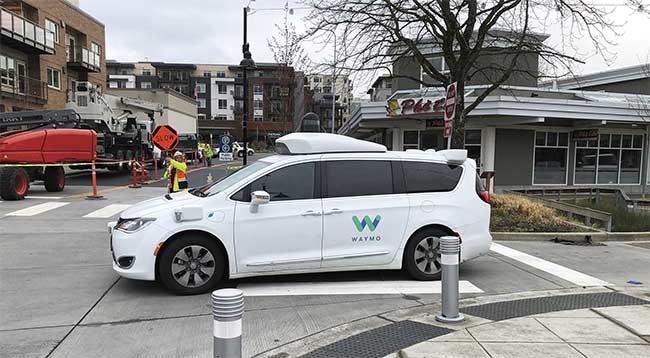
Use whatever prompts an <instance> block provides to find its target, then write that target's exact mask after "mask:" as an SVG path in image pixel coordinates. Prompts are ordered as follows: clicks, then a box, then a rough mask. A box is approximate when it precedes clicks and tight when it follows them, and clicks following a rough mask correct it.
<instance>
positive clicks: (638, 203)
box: [512, 188, 650, 208]
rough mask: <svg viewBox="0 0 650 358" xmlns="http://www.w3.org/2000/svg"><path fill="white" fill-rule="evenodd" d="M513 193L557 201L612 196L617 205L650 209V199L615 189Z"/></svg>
mask: <svg viewBox="0 0 650 358" xmlns="http://www.w3.org/2000/svg"><path fill="white" fill-rule="evenodd" d="M512 191H513V192H518V193H523V194H526V195H537V196H540V195H541V196H542V197H543V198H547V197H548V198H553V199H556V200H563V199H574V200H575V199H577V198H579V197H588V198H590V199H595V200H596V201H599V199H600V195H601V194H612V195H614V197H615V199H616V203H617V205H621V206H632V207H634V208H638V207H647V208H650V199H632V198H630V197H629V195H627V193H625V191H623V190H621V189H613V188H556V189H555V188H554V189H529V188H526V189H520V190H519V189H518V190H512Z"/></svg>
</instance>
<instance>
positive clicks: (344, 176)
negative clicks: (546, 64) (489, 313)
mask: <svg viewBox="0 0 650 358" xmlns="http://www.w3.org/2000/svg"><path fill="white" fill-rule="evenodd" d="M276 151H277V155H274V156H270V157H266V158H262V159H260V160H258V161H256V162H255V163H253V164H250V165H249V166H247V167H244V168H243V169H240V170H239V171H237V172H235V173H233V174H231V175H229V176H227V177H224V178H223V179H221V180H219V181H216V182H213V183H211V184H209V185H206V186H204V187H201V188H195V189H191V190H189V191H187V192H181V193H176V194H167V195H165V196H163V197H159V198H156V199H151V200H147V201H144V202H142V203H139V204H137V205H134V206H132V207H131V208H129V209H127V210H126V211H124V212H123V213H122V214H121V216H120V219H119V221H118V222H113V223H110V224H109V228H110V232H111V251H112V256H113V268H114V270H115V271H116V272H117V273H119V274H120V275H122V276H124V277H127V278H132V279H139V280H159V281H160V282H162V283H163V284H164V285H165V286H166V287H168V288H169V289H170V290H172V291H174V292H176V293H181V294H195V293H201V292H206V291H209V290H211V289H214V287H215V286H216V285H217V283H218V282H219V281H220V280H222V279H225V278H239V277H245V276H259V275H276V274H290V273H306V272H325V271H348V270H373V269H400V268H403V269H405V270H406V271H407V272H408V273H409V274H410V275H411V276H412V277H413V278H415V279H418V280H433V279H437V278H439V276H440V270H441V264H440V253H439V247H438V246H439V238H440V237H442V236H447V235H457V236H459V237H460V238H461V240H462V244H461V261H465V260H468V259H471V258H474V257H477V256H479V255H483V254H485V253H487V252H488V250H489V247H490V244H491V241H492V238H491V237H490V233H489V222H490V199H489V196H488V194H487V192H485V191H484V189H483V184H482V183H481V181H480V179H479V178H478V176H477V174H476V164H475V162H474V160H472V159H467V151H465V150H443V151H439V152H434V151H426V152H423V151H406V152H391V151H387V150H386V147H384V146H383V145H380V144H376V143H371V142H366V141H361V140H357V139H353V138H350V137H345V136H339V135H334V134H322V133H293V134H289V135H286V136H284V137H282V138H280V139H278V140H277V142H276Z"/></svg>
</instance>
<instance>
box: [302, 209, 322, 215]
mask: <svg viewBox="0 0 650 358" xmlns="http://www.w3.org/2000/svg"><path fill="white" fill-rule="evenodd" d="M300 215H302V216H321V215H323V213H321V212H320V211H314V210H307V211H305V212H304V213H302V214H300Z"/></svg>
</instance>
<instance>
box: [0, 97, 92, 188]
mask: <svg viewBox="0 0 650 358" xmlns="http://www.w3.org/2000/svg"><path fill="white" fill-rule="evenodd" d="M79 122H80V119H79V115H78V114H77V113H76V112H75V111H74V110H71V109H63V110H51V111H26V112H5V113H0V197H1V198H2V199H4V200H21V199H23V198H24V197H25V194H26V193H27V190H28V189H29V185H30V183H31V182H33V181H35V180H43V182H44V184H45V189H46V190H47V191H50V192H57V191H62V190H63V188H64V187H65V172H64V170H63V166H62V164H66V163H75V162H76V163H79V162H91V161H93V160H95V157H96V147H97V134H96V133H95V131H93V130H90V129H79V128H78V127H79ZM47 164H55V165H47Z"/></svg>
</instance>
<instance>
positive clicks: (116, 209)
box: [84, 204, 131, 218]
mask: <svg viewBox="0 0 650 358" xmlns="http://www.w3.org/2000/svg"><path fill="white" fill-rule="evenodd" d="M130 206H131V205H129V204H111V205H108V206H105V207H103V208H101V209H98V210H95V211H93V212H92V213H90V214H87V215H84V217H85V218H110V217H111V216H113V215H115V214H117V213H120V212H122V211H124V210H126V209H127V208H129V207H130Z"/></svg>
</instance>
